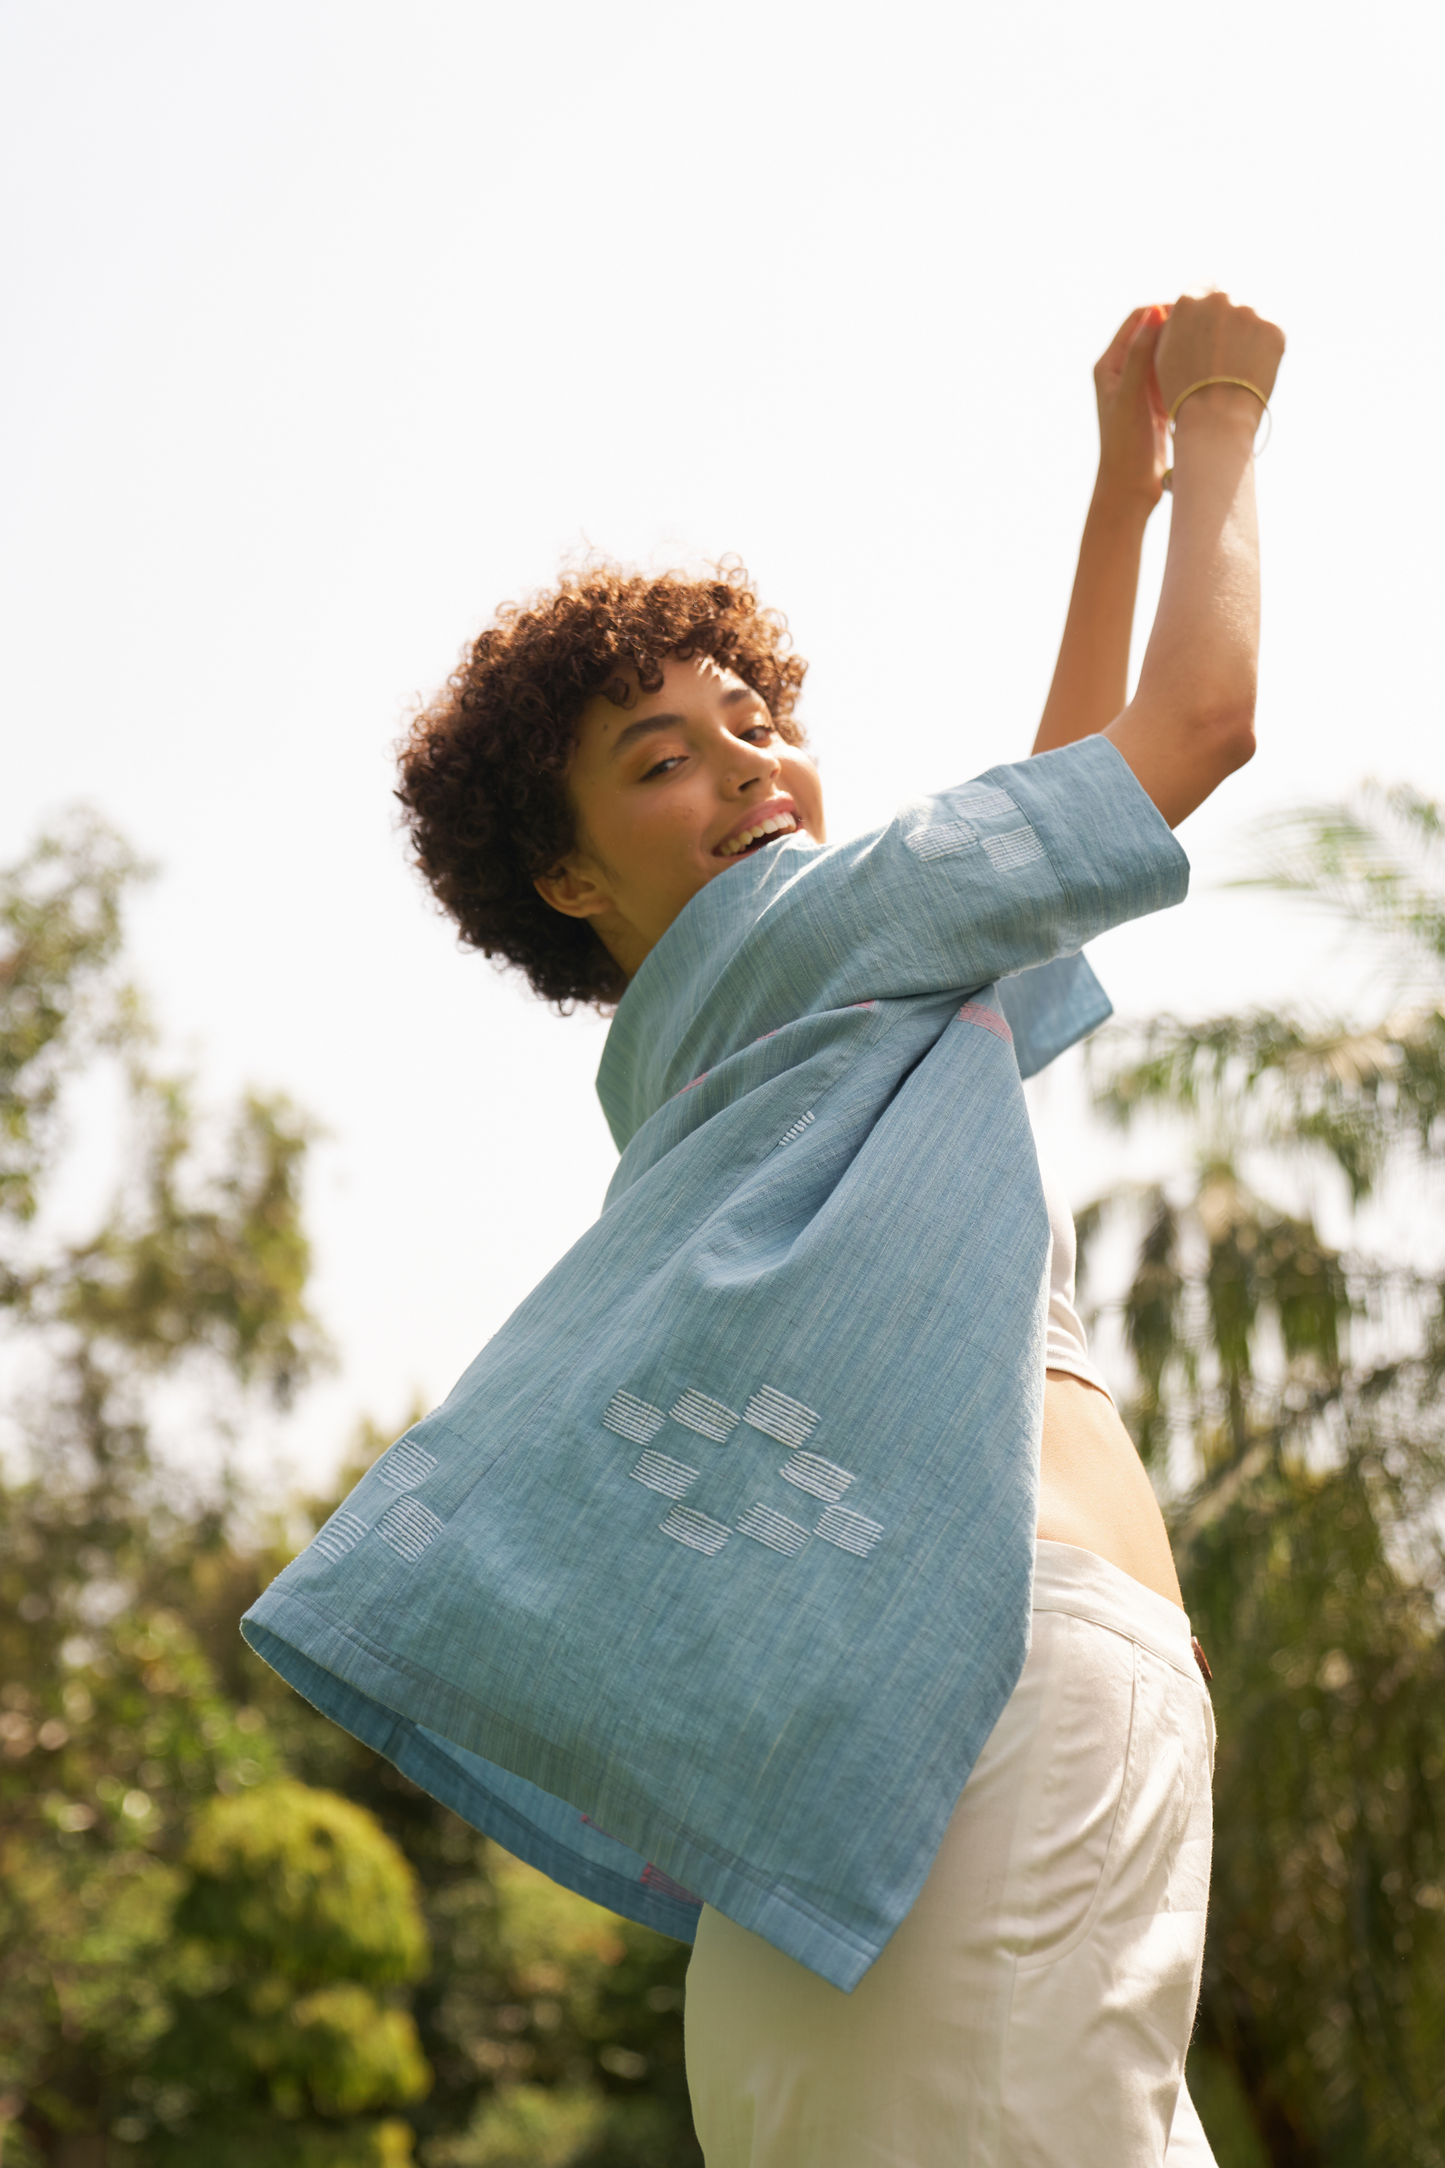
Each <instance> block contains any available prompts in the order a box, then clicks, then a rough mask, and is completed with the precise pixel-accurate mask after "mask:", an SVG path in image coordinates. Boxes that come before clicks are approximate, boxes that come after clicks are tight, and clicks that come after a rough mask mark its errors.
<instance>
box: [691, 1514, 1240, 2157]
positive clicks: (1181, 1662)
mask: <svg viewBox="0 0 1445 2168" xmlns="http://www.w3.org/2000/svg"><path fill="white" fill-rule="evenodd" d="M1213 1764H1214V1720H1213V1716H1212V1713H1211V1711H1210V1707H1209V1696H1208V1694H1207V1692H1206V1691H1205V1688H1204V1683H1203V1681H1202V1679H1201V1678H1200V1675H1199V1672H1198V1669H1197V1667H1196V1665H1195V1661H1194V1657H1193V1654H1192V1652H1191V1649H1190V1642H1189V1622H1188V1620H1187V1619H1186V1618H1185V1615H1184V1613H1183V1612H1182V1611H1180V1610H1179V1609H1178V1608H1177V1606H1175V1605H1174V1604H1172V1603H1168V1602H1166V1601H1165V1599H1164V1598H1163V1597H1162V1596H1156V1595H1155V1594H1154V1593H1153V1591H1152V1590H1150V1589H1147V1588H1144V1587H1143V1586H1142V1585H1141V1584H1140V1583H1139V1582H1137V1581H1134V1580H1131V1579H1130V1578H1129V1576H1128V1575H1127V1574H1124V1573H1121V1572H1120V1571H1119V1570H1118V1569H1117V1567H1114V1566H1110V1565H1107V1564H1106V1563H1105V1561H1104V1560H1103V1559H1101V1558H1097V1557H1095V1556H1094V1554H1093V1553H1092V1552H1090V1551H1082V1550H1078V1549H1076V1548H1074V1547H1073V1546H1072V1545H1070V1544H1064V1543H1040V1544H1039V1546H1038V1554H1037V1564H1036V1569H1035V1580H1034V1616H1033V1635H1032V1642H1031V1646H1030V1650H1029V1655H1028V1659H1027V1661H1026V1663H1025V1665H1024V1669H1023V1674H1022V1676H1021V1678H1020V1680H1019V1683H1018V1686H1017V1687H1016V1689H1015V1691H1014V1693H1013V1695H1012V1697H1011V1698H1010V1700H1009V1702H1008V1704H1007V1706H1006V1707H1005V1709H1004V1712H1003V1714H1002V1716H1001V1717H1000V1718H999V1720H998V1723H997V1725H996V1726H995V1727H994V1730H993V1733H992V1735H991V1736H990V1738H989V1741H988V1744H987V1745H986V1747H985V1748H984V1751H983V1753H982V1754H981V1755H980V1757H979V1759H978V1762H977V1763H976V1765H975V1767H974V1770H973V1773H972V1775H971V1776H970V1778H969V1780H968V1783H967V1785H966V1786H965V1788H964V1791H963V1794H962V1797H961V1798H960V1800H959V1802H958V1806H957V1807H956V1809H955V1810H954V1814H953V1818H952V1820H951V1821H950V1823H949V1825H948V1829H947V1831H946V1833H945V1835H944V1839H943V1843H942V1845H941V1847H940V1848H939V1852H938V1856H937V1858H936V1859H935V1861H934V1863H933V1866H932V1869H931V1870H930V1872H929V1876H928V1880H927V1881H926V1882H925V1884H924V1886H923V1889H922V1891H921V1892H920V1894H919V1897H918V1901H917V1903H916V1904H915V1905H914V1907H913V1910H912V1911H911V1912H910V1913H909V1914H908V1917H907V1918H906V1919H905V1920H904V1921H903V1922H902V1924H901V1925H900V1927H899V1928H898V1930H897V1932H896V1934H895V1935H894V1936H893V1938H892V1940H891V1941H890V1942H889V1944H888V1946H887V1948H886V1949H885V1950H884V1952H883V1954H882V1956H881V1957H880V1958H879V1959H878V1962H877V1963H876V1964H875V1965H874V1966H873V1967H872V1969H871V1970H870V1971H869V1972H868V1973H867V1974H866V1975H865V1976H864V1978H863V1980H862V1981H861V1982H860V1984H859V1985H858V1987H856V1988H855V1989H854V1991H853V1993H852V1994H851V1995H845V1994H843V1993H842V1992H841V1991H840V1990H839V1989H838V1988H836V1987H830V1986H829V1985H828V1983H827V1982H826V1981H825V1980H822V1979H820V1978H819V1977H818V1975H817V1974H816V1973H813V1972H809V1971H808V1970H807V1968H806V1967H805V1966H803V1965H800V1964H798V1963H797V1962H796V1961H795V1960H794V1959H792V1958H789V1957H784V1956H783V1955H782V1953H781V1952H780V1951H778V1950H775V1949H774V1948H773V1947H772V1946H771V1944H769V1943H767V1942H764V1941H762V1940H761V1939H760V1937H758V1936H757V1935H753V1934H749V1933H748V1932H747V1930H746V1929H744V1928H741V1927H737V1926H735V1925H734V1924H733V1922H732V1921H731V1920H728V1919H725V1918H724V1917H723V1916H722V1914H721V1913H719V1912H715V1911H713V1910H712V1908H711V1907H710V1906H709V1907H705V1908H704V1910H703V1914H702V1918H701V1921H700V1924H699V1927H698V1936H697V1947H696V1949H695V1951H694V1953H693V1958H692V1963H691V1966H690V1968H689V1971H688V1976H687V2017H686V2023H687V2075H688V2084H689V2086H690V2088H691V2092H692V2105H693V2118H694V2121H695V2123H696V2126H697V2133H698V2137H699V2139H700V2140H701V2143H702V2148H703V2153H704V2155H705V2157H706V2161H707V2168H1166V2164H1167V2168H1212V2164H1213V2155H1212V2154H1211V2152H1210V2150H1209V2144H1208V2141H1207V2139H1206V2138H1205V2135H1204V2132H1203V2129H1202V2128H1201V2126H1200V2123H1199V2119H1198V2117H1197V2115H1196V2114H1195V2112H1194V2108H1193V2104H1192V2102H1191V2101H1190V2099H1189V2095H1188V2093H1187V2091H1186V2090H1185V2087H1184V2082H1183V2080H1184V2055H1185V2050H1186V2048H1187V2046H1188V2044H1189V2035H1190V2031H1191V2028H1192V2026H1193V2023H1194V2006H1195V2001H1196V1999H1197V1996H1198V1993H1199V1972H1200V1964H1201V1960H1202V1957H1203V1950H1204V1915H1205V1906H1206V1902H1207V1899H1208V1895H1209V1858H1210V1841H1211V1813H1210V1777H1211V1774H1212V1770H1213Z"/></svg>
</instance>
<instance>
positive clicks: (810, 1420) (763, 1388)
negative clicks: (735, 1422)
mask: <svg viewBox="0 0 1445 2168" xmlns="http://www.w3.org/2000/svg"><path fill="white" fill-rule="evenodd" d="M743 1421H744V1422H745V1423H751V1424H752V1427H753V1429H754V1430H760V1431H762V1433H763V1435H764V1437H767V1438H776V1439H777V1441H778V1443H779V1445H806V1444H807V1442H808V1437H809V1434H810V1433H811V1432H812V1431H813V1430H815V1429H816V1428H817V1424H818V1411H817V1409H816V1408H805V1407H804V1406H803V1403H802V1401H801V1400H790V1399H789V1398H788V1396H787V1394H786V1393H780V1392H779V1391H778V1390H777V1388H776V1387H775V1386H772V1385H760V1386H759V1387H758V1389H757V1391H756V1392H755V1393H754V1394H753V1397H752V1399H751V1400H750V1401H749V1402H748V1404H747V1406H746V1407H745V1408H744V1409H743Z"/></svg>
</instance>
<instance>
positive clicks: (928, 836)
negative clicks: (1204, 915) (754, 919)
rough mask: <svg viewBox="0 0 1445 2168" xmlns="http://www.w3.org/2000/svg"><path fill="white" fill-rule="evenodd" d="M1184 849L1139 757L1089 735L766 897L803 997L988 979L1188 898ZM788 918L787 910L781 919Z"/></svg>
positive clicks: (917, 815)
mask: <svg viewBox="0 0 1445 2168" xmlns="http://www.w3.org/2000/svg"><path fill="white" fill-rule="evenodd" d="M1188 882H1189V861H1188V859H1187V858H1186V857H1185V855H1184V852H1183V851H1182V850H1181V849H1180V847H1179V845H1178V843H1177V842H1176V841H1175V840H1174V837H1173V836H1172V834H1171V833H1170V831H1169V828H1168V825H1167V823H1166V822H1165V821H1164V819H1163V818H1162V816H1161V815H1160V813H1159V812H1158V810H1157V809H1156V807H1155V806H1154V804H1153V802H1152V800H1151V799H1150V798H1149V797H1148V795H1147V794H1146V793H1145V791H1144V790H1143V788H1142V787H1141V785H1140V784H1139V783H1138V781H1137V780H1136V778H1135V776H1134V773H1133V770H1132V769H1131V768H1130V767H1129V765H1128V763H1127V762H1126V761H1125V760H1124V759H1123V758H1122V756H1121V755H1120V754H1119V753H1117V752H1116V751H1115V749H1114V747H1113V746H1112V745H1111V744H1110V743H1109V741H1108V740H1107V739H1105V738H1099V737H1094V738H1086V739H1084V740H1082V741H1081V742H1080V743H1079V744H1077V745H1070V746H1064V747H1062V748H1060V750H1058V751H1057V752H1052V753H1044V754H1040V755H1038V756H1037V757H1035V758H1034V759H1031V760H1027V761H1021V762H1019V763H1017V764H1016V765H1014V766H1011V767H1004V768H994V769H991V770H990V771H989V772H988V774H986V775H983V776H981V777H979V778H978V780H977V781H975V782H972V783H965V784H963V785H961V786H960V787H959V788H958V789H956V790H951V791H946V792H944V793H943V794H942V795H941V796H939V797H936V798H932V799H929V800H926V801H924V802H922V803H921V804H915V805H912V806H909V807H906V808H905V809H904V810H903V812H902V813H900V814H899V816H898V818H897V819H896V820H894V821H892V822H891V823H890V824H889V826H888V827H887V828H885V829H882V830H881V831H879V832H878V833H876V834H875V835H872V836H868V837H864V838H862V839H861V840H860V841H859V842H857V843H855V844H845V845H842V846H840V847H839V848H837V849H835V850H831V851H828V852H826V853H825V854H823V855H821V856H820V857H819V858H818V859H815V860H813V861H811V862H810V863H808V864H807V865H806V866H805V867H804V868H803V869H802V870H801V871H800V873H799V875H798V877H797V878H796V880H795V881H793V882H791V883H789V884H788V886H787V888H785V889H784V890H783V891H782V892H781V893H780V894H779V895H778V896H777V897H776V899H775V900H774V901H772V902H770V903H769V905H768V906H766V907H765V909H764V912H763V914H762V916H761V917H760V919H759V921H758V931H759V932H760V933H763V932H764V930H765V927H766V920H767V918H768V916H769V915H770V914H771V913H772V912H773V911H777V912H778V914H779V918H780V921H781V920H785V921H786V939H787V942H788V945H789V948H790V951H791V954H792V963H793V970H794V973H795V975H796V983H797V984H798V985H799V986H800V987H806V989H807V1002H808V1006H809V1007H810V1008H818V1009H831V1008H842V1007H844V1006H846V1005H847V1004H849V1003H851V1002H856V1001H866V1000H873V999H890V998H891V999H896V998H899V997H902V998H905V999H906V998H910V997H913V996H917V995H926V994H936V993H946V992H948V991H949V990H950V989H954V988H962V989H971V988H974V987H979V986H986V985H988V984H989V983H990V982H992V981H993V980H996V979H1002V978H1006V977H1008V976H1010V975H1011V974H1013V973H1015V972H1020V971H1026V970H1028V969H1030V968H1031V967H1032V966H1035V965H1038V964H1044V963H1048V962H1049V961H1050V960H1051V959H1053V958H1054V957H1058V956H1069V955H1073V954H1074V953H1075V952H1076V951H1077V950H1079V949H1081V948H1082V947H1083V945H1084V943H1085V942H1086V941H1089V940H1092V939H1093V938H1094V937H1095V936H1096V935H1098V934H1101V933H1103V932H1106V931H1107V930H1108V928H1109V927H1111V926H1116V925H1119V924H1121V923H1122V922H1123V921H1124V920H1126V919H1131V918H1139V917H1143V916H1144V915H1145V914H1147V913H1148V912H1151V911H1158V910H1161V909H1163V908H1165V907H1166V906H1167V905H1170V904H1175V903H1179V902H1181V901H1182V900H1183V897H1184V895H1185V893H1186V891H1187V888H1188ZM783 930H784V927H783V925H782V924H781V923H780V926H779V931H780V932H782V931H783Z"/></svg>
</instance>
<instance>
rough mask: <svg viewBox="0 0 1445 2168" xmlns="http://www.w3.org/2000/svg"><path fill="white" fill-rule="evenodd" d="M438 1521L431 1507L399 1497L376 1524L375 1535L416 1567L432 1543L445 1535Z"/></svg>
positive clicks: (416, 1500)
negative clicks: (441, 1535) (442, 1534)
mask: <svg viewBox="0 0 1445 2168" xmlns="http://www.w3.org/2000/svg"><path fill="white" fill-rule="evenodd" d="M442 1527H443V1523H442V1522H441V1521H439V1520H438V1519H437V1517H436V1515H435V1513H433V1512H432V1510H431V1508H430V1507H429V1506H424V1505H422V1504H421V1502H420V1500H419V1499H416V1498H398V1499H397V1501H396V1504H395V1505H394V1506H388V1507H387V1509H386V1512H385V1513H384V1514H383V1515H382V1517H381V1519H380V1520H379V1521H378V1522H377V1524H376V1532H377V1534H378V1535H379V1536H380V1537H381V1539H382V1541H383V1543H389V1544H390V1545H391V1547H392V1549H393V1550H394V1551H395V1552H396V1554H397V1556H398V1557H399V1558H404V1559H405V1560H406V1562H407V1564H408V1565H409V1566H414V1565H415V1564H416V1562H417V1560H418V1559H419V1558H420V1557H421V1554H422V1552H423V1551H424V1550H425V1549H426V1547H427V1545H428V1544H429V1543H434V1542H435V1540H436V1538H437V1537H438V1536H439V1535H440V1534H441V1532H442Z"/></svg>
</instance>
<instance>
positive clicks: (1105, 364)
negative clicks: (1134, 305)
mask: <svg viewBox="0 0 1445 2168" xmlns="http://www.w3.org/2000/svg"><path fill="white" fill-rule="evenodd" d="M1148 313H1149V311H1148V308H1147V307H1145V308H1142V309H1131V310H1130V311H1129V314H1128V315H1127V316H1126V317H1125V318H1124V321H1123V323H1122V324H1120V326H1119V328H1118V330H1117V331H1116V332H1115V333H1114V336H1113V338H1112V339H1111V340H1110V341H1109V343H1108V345H1107V346H1106V347H1105V349H1104V351H1103V353H1102V354H1101V355H1100V356H1099V358H1098V360H1097V361H1096V362H1095V364H1094V373H1095V374H1096V375H1097V374H1098V373H1099V372H1100V371H1101V370H1106V369H1112V370H1114V371H1116V372H1117V371H1118V370H1120V369H1122V368H1123V366H1124V356H1125V355H1126V354H1127V353H1128V351H1129V341H1130V340H1131V339H1132V338H1133V336H1134V334H1135V332H1136V331H1137V330H1138V328H1139V325H1140V323H1141V321H1142V320H1143V318H1144V317H1146V316H1147V315H1148Z"/></svg>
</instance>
